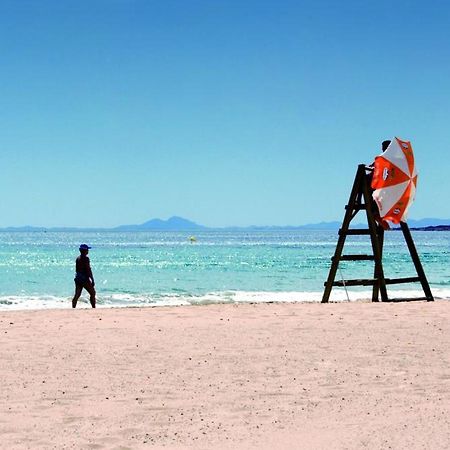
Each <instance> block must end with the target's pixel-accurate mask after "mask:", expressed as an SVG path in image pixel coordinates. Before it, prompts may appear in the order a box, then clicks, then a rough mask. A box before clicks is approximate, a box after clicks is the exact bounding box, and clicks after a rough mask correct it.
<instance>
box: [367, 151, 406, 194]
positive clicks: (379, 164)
mask: <svg viewBox="0 0 450 450" xmlns="http://www.w3.org/2000/svg"><path fill="white" fill-rule="evenodd" d="M374 166H375V167H374V171H373V178H372V183H371V187H372V189H381V188H383V187H388V186H395V185H396V184H400V183H404V182H405V181H408V180H410V177H409V176H408V175H407V174H406V173H405V172H403V171H402V170H400V169H399V168H398V167H397V166H396V165H394V164H392V163H391V162H390V161H388V160H387V159H385V158H384V157H383V156H377V157H376V158H375V164H374Z"/></svg>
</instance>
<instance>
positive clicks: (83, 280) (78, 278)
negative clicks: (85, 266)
mask: <svg viewBox="0 0 450 450" xmlns="http://www.w3.org/2000/svg"><path fill="white" fill-rule="evenodd" d="M73 281H75V284H76V285H77V286H81V287H84V286H86V284H88V283H89V277H88V276H86V275H83V274H82V273H77V274H76V275H75V278H74V280H73Z"/></svg>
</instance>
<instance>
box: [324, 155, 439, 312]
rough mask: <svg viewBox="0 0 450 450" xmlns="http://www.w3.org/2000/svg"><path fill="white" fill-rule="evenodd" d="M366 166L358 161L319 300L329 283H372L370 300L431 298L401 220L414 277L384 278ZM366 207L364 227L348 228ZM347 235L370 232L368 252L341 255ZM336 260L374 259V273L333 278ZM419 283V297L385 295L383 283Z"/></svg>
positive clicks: (380, 235)
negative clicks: (349, 278)
mask: <svg viewBox="0 0 450 450" xmlns="http://www.w3.org/2000/svg"><path fill="white" fill-rule="evenodd" d="M366 170H367V169H366V166H365V165H364V164H360V165H359V166H358V170H357V172H356V176H355V181H354V183H353V188H352V191H351V193H350V198H349V201H348V204H347V205H346V207H345V210H346V211H345V216H344V220H343V222H342V227H341V228H340V229H339V238H338V242H337V245H336V250H335V252H334V256H333V257H332V258H331V268H330V272H329V274H328V279H327V281H326V282H325V283H324V286H325V290H324V293H323V297H322V303H327V302H328V300H329V298H330V294H331V290H332V288H333V286H339V287H347V286H372V287H373V288H372V301H373V302H378V301H379V297H381V301H383V302H389V301H390V302H393V301H411V300H427V301H433V300H434V298H433V295H432V293H431V290H430V286H429V284H428V280H427V277H426V276H425V272H424V270H423V267H422V264H421V262H420V259H419V255H418V253H417V250H416V247H415V245H414V241H413V239H412V236H411V232H410V230H409V227H408V225H407V224H406V223H405V222H400V228H401V230H402V232H403V236H404V238H405V241H406V244H407V246H408V250H409V253H410V255H411V258H412V261H413V263H414V266H415V268H416V272H417V276H416V277H406V278H385V276H384V271H383V243H384V229H383V228H382V227H381V226H379V225H378V224H377V222H376V221H375V218H374V212H375V211H377V206H376V204H375V202H374V201H373V199H372V191H371V188H370V175H368V174H367V173H366ZM362 210H364V211H366V216H367V223H368V228H364V229H351V228H350V223H351V221H352V220H353V219H354V218H355V216H356V215H357V214H358V212H359V211H362ZM350 235H368V236H370V240H371V244H372V251H373V254H372V255H343V254H342V252H343V250H344V244H345V239H346V238H347V236H350ZM340 261H374V276H373V278H370V279H354V280H341V281H335V277H336V272H337V270H338V266H339V262H340ZM417 282H420V283H421V285H422V289H423V292H424V294H425V296H424V297H419V298H399V299H389V297H388V294H387V289H386V285H388V284H389V285H390V284H400V283H417Z"/></svg>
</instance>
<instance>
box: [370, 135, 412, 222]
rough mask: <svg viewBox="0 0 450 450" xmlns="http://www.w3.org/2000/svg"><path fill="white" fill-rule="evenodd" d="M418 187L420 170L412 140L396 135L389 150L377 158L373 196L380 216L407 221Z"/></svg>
mask: <svg viewBox="0 0 450 450" xmlns="http://www.w3.org/2000/svg"><path fill="white" fill-rule="evenodd" d="M416 186H417V172H416V167H415V164H414V154H413V150H412V147H411V142H408V141H402V140H401V139H399V138H394V139H393V140H392V141H391V143H390V144H389V147H388V148H387V149H386V151H385V152H384V153H383V154H382V155H380V156H377V157H376V158H375V167H374V172H373V178H372V189H374V192H373V194H372V196H373V199H374V200H375V202H376V204H377V205H378V209H379V211H380V217H381V218H382V219H384V220H389V221H391V222H393V223H396V224H398V223H400V222H406V218H407V214H408V209H409V207H410V206H411V203H412V202H413V201H414V197H415V194H416Z"/></svg>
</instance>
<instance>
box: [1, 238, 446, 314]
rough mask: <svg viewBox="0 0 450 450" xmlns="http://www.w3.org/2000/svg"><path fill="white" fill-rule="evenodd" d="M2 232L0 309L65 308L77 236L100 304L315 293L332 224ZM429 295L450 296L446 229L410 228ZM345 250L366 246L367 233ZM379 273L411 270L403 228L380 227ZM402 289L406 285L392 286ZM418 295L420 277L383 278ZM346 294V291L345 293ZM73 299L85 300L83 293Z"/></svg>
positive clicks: (360, 265) (359, 265) (330, 247)
mask: <svg viewBox="0 0 450 450" xmlns="http://www.w3.org/2000/svg"><path fill="white" fill-rule="evenodd" d="M195 237H196V239H197V241H196V242H195V243H191V242H190V240H189V238H190V234H189V233H188V232H184V233H183V232H102V233H96V232H29V233H28V232H0V309H37V308H68V307H69V306H70V300H71V297H72V295H73V290H74V282H73V276H74V265H75V258H76V257H77V256H78V254H79V252H78V246H79V244H80V243H87V244H89V245H92V247H93V248H92V250H91V251H90V254H89V256H90V258H91V265H92V269H93V272H94V276H95V281H96V289H97V293H98V305H99V306H100V307H101V306H136V305H139V306H156V305H184V304H201V303H218V302H271V301H275V302H276V301H320V299H321V296H322V291H323V283H324V281H325V280H326V277H327V275H328V270H329V267H330V257H331V256H332V255H333V253H334V249H335V246H336V241H337V232H336V231H283V232H242V231H241V232H220V231H209V232H200V233H196V234H195ZM413 237H414V240H415V243H416V246H417V249H418V252H419V254H420V256H421V260H422V263H423V265H424V269H425V272H426V274H427V276H428V279H429V282H430V285H431V289H432V291H433V294H434V295H435V296H436V297H439V298H445V297H447V298H449V297H450V266H449V264H448V261H449V255H450V232H413ZM345 253H347V254H349V253H362V254H364V253H370V244H369V240H368V237H365V236H359V237H349V238H347V243H346V248H345ZM384 258H385V259H384V264H385V266H384V267H385V275H386V277H397V276H415V271H414V267H413V265H412V263H411V260H410V257H409V253H408V250H407V248H406V244H405V242H404V239H403V234H402V233H401V232H396V231H393V232H389V233H386V240H385V248H384ZM341 267H342V270H341V271H338V273H337V278H341V277H343V278H358V277H366V278H370V277H371V276H372V272H373V263H370V262H346V263H341ZM399 289H403V290H407V291H408V292H402V293H399V294H398V293H397V295H395V294H396V292H394V290H396V291H398V290H399ZM389 293H392V296H401V295H408V296H410V295H416V296H422V295H423V294H422V291H421V289H420V285H418V284H407V285H398V286H397V287H395V288H394V287H392V286H391V287H390V289H389ZM347 294H348V297H347ZM369 297H370V292H369V291H368V290H367V288H365V289H364V288H360V289H358V288H349V289H348V293H346V292H345V290H343V289H336V288H334V289H333V291H332V295H331V300H346V299H347V298H350V299H351V300H356V299H362V298H369ZM80 307H88V302H87V295H86V293H83V296H82V299H81V303H80Z"/></svg>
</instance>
